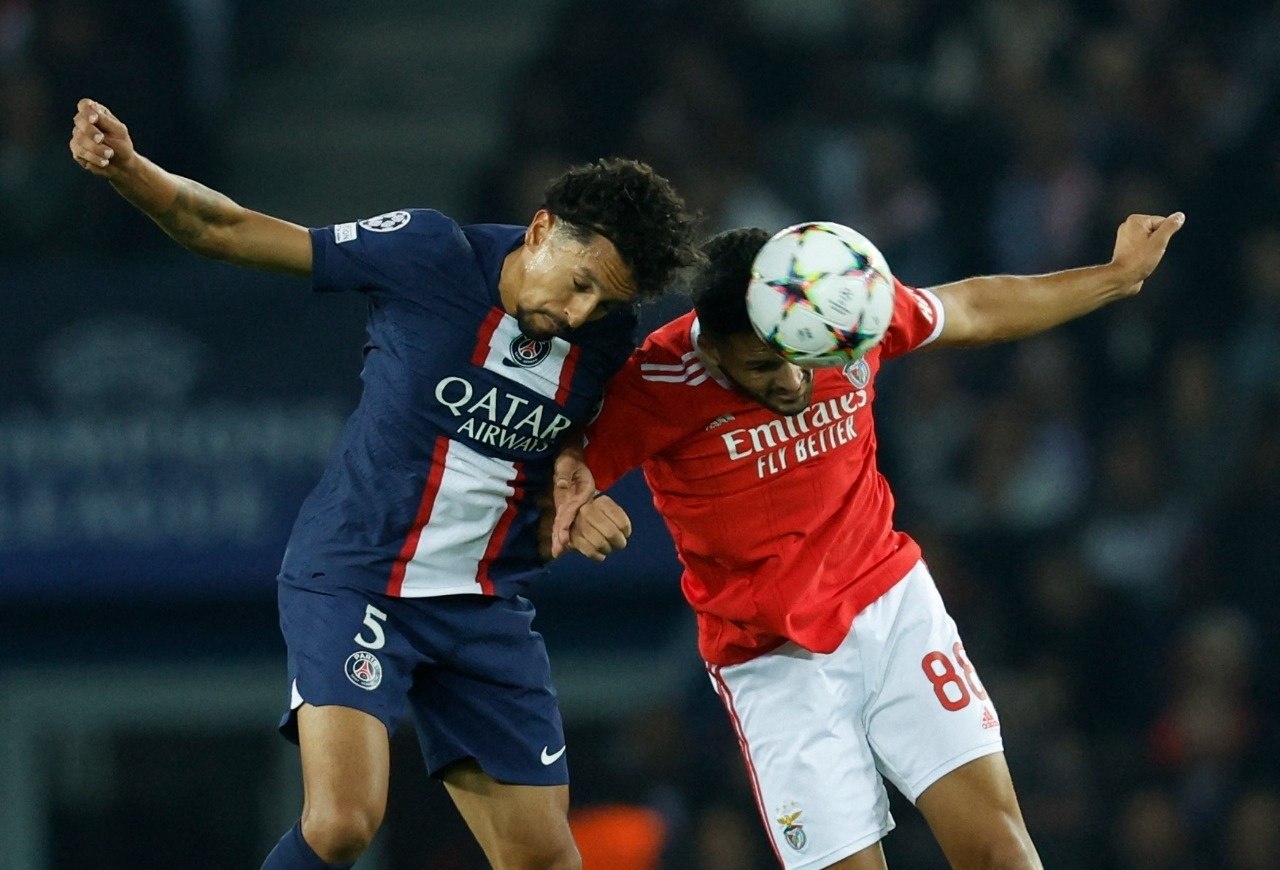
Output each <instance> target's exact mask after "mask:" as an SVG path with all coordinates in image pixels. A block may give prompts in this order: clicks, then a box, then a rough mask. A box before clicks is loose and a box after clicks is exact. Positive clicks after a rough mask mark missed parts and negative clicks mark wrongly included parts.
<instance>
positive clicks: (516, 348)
mask: <svg viewBox="0 0 1280 870" xmlns="http://www.w3.org/2000/svg"><path fill="white" fill-rule="evenodd" d="M550 353H551V342H549V341H542V340H541V339H538V338H529V336H527V335H517V336H516V337H515V338H513V339H511V346H510V347H508V348H507V359H504V360H503V362H504V363H506V364H507V365H509V366H519V367H520V368H522V369H531V368H533V367H534V366H536V365H537V364H538V363H540V362H542V361H543V360H544V359H546V358H547V356H548V355H549V354H550Z"/></svg>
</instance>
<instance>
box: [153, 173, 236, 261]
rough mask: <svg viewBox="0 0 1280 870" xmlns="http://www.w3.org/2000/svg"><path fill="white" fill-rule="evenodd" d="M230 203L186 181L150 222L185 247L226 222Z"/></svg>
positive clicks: (212, 191) (183, 180)
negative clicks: (171, 200)
mask: <svg viewBox="0 0 1280 870" xmlns="http://www.w3.org/2000/svg"><path fill="white" fill-rule="evenodd" d="M232 206H233V203H232V202H231V200H229V199H227V197H225V196H223V195H222V194H220V193H218V192H217V191H214V190H210V189H209V188H207V187H205V186H204V185H203V184H200V183H198V182H195V181H192V180H191V179H189V178H183V179H180V180H179V182H178V195H177V196H176V197H174V200H173V203H172V204H170V206H169V207H168V208H166V209H164V210H163V211H160V212H158V213H157V214H155V215H153V216H152V217H153V219H154V220H155V222H156V223H158V224H159V225H160V226H161V228H163V229H164V231H165V232H166V233H168V234H169V235H170V236H172V237H173V239H174V240H175V241H177V242H178V243H180V244H182V245H185V246H187V247H192V246H194V245H196V244H197V243H198V242H199V240H200V237H201V236H202V235H203V234H204V232H205V230H206V229H208V228H209V227H210V226H216V225H218V224H222V223H225V222H226V220H227V218H228V216H229V213H230V209H231V207H232Z"/></svg>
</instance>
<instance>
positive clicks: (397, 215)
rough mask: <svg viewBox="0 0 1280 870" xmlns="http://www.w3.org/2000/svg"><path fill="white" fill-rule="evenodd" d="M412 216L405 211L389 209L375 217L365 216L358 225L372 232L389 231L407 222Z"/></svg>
mask: <svg viewBox="0 0 1280 870" xmlns="http://www.w3.org/2000/svg"><path fill="white" fill-rule="evenodd" d="M411 217H412V215H410V214H409V213H408V212H407V211H389V212H387V213H386V214H380V215H378V216H377V217H371V218H365V219H364V220H362V221H360V226H362V227H364V228H365V229H366V230H369V231H370V232H373V233H390V232H394V231H395V230H398V229H400V228H401V227H403V226H405V225H406V224H407V223H409V219H410V218H411Z"/></svg>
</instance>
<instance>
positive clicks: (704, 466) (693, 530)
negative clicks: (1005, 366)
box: [586, 284, 943, 665]
mask: <svg viewBox="0 0 1280 870" xmlns="http://www.w3.org/2000/svg"><path fill="white" fill-rule="evenodd" d="M942 322H943V311H942V305H941V303H940V302H939V301H938V299H937V297H936V296H934V295H933V294H932V293H930V292H928V291H927V290H917V289H915V288H910V287H906V286H904V285H902V284H897V292H896V293H895V294H894V307H893V319H892V321H891V323H890V325H889V329H888V332H887V333H886V334H885V336H884V339H883V340H882V341H881V342H880V343H879V344H878V345H877V346H876V347H875V348H873V349H872V350H871V351H870V352H869V353H867V355H866V356H864V357H863V358H862V359H860V360H858V361H857V362H854V363H850V364H849V365H846V366H844V367H843V368H824V369H818V370H816V371H815V372H814V377H813V399H812V401H811V403H810V405H809V407H808V408H806V409H805V410H804V411H803V412H801V413H800V414H796V415H794V416H791V417H784V416H781V415H779V414H777V413H775V412H773V411H770V410H769V409H767V408H765V407H764V406H762V405H760V404H758V403H756V402H755V401H753V400H752V399H750V398H748V397H746V396H745V395H743V394H742V393H740V392H738V391H737V390H736V389H734V388H733V387H732V386H731V385H730V384H729V383H728V382H727V381H724V380H722V379H720V378H719V376H718V373H717V372H714V371H711V370H708V368H707V367H706V365H705V364H704V362H703V359H702V357H701V355H700V354H699V352H698V349H697V336H698V322H697V318H696V316H695V314H694V312H690V313H688V314H686V315H684V316H682V317H678V318H676V319H675V320H673V321H671V322H670V323H668V324H666V325H665V326H662V327H660V328H658V329H657V330H655V331H654V332H653V333H652V334H651V335H650V336H649V337H648V339H646V340H645V342H644V344H643V345H642V346H641V347H640V348H639V349H638V350H636V352H635V353H634V354H632V356H631V358H630V359H629V360H628V361H627V363H626V365H625V366H624V367H623V369H622V370H621V371H620V372H619V373H618V374H617V375H616V376H614V378H613V380H612V381H610V382H609V385H608V387H607V388H606V390H605V401H604V406H603V408H602V409H601V412H600V415H599V417H597V419H596V420H595V422H594V423H592V424H591V426H590V428H589V429H588V430H587V449H586V459H587V464H588V466H589V467H590V468H591V471H592V473H593V474H594V475H595V478H596V484H597V486H599V487H600V488H601V489H607V488H608V487H609V486H611V485H612V484H613V482H614V481H616V480H617V479H618V478H619V477H621V476H622V475H623V474H624V473H626V472H627V471H629V470H630V469H632V468H634V467H636V466H638V465H640V466H643V468H644V475H645V479H646V480H647V481H648V483H649V488H650V489H651V490H652V491H653V502H654V505H655V506H656V507H657V509H658V513H660V514H661V515H662V517H663V519H665V520H666V523H667V526H668V528H669V529H670V530H671V537H672V538H673V539H674V541H675V545H676V551H677V553H678V555H679V557H680V561H681V563H682V564H683V565H684V569H685V570H684V576H683V578H682V579H681V587H682V588H683V590H684V595H685V598H686V599H687V600H688V601H689V604H690V605H692V606H693V609H694V611H696V613H697V617H698V644H699V649H700V651H701V653H702V657H703V658H704V659H706V660H707V661H708V662H711V663H712V664H719V665H731V664H737V663H739V662H743V661H747V660H748V659H751V658H754V657H756V656H758V655H761V654H763V653H766V652H768V651H769V650H772V649H774V648H775V647H777V646H779V645H780V644H782V643H784V642H785V641H788V640H789V641H793V642H795V643H796V644H798V645H800V646H802V647H804V648H805V649H809V650H813V651H814V652H830V651H832V650H834V649H835V648H836V647H837V646H839V645H840V642H841V641H842V640H843V639H844V638H845V636H846V635H847V634H848V632H849V626H850V625H851V624H852V623H853V618H854V616H856V615H857V614H858V612H859V611H861V610H862V609H863V608H865V607H867V606H868V605H869V604H871V603H872V602H873V601H875V600H876V599H877V598H879V597H880V596H881V595H883V594H884V593H885V592H886V591H888V590H889V589H890V588H891V587H892V586H893V585H894V584H895V583H897V582H898V581H899V580H901V579H902V578H903V577H904V576H905V575H906V573H907V572H908V571H909V570H910V569H911V567H912V565H914V564H915V563H916V562H917V561H918V560H919V559H920V547H919V546H918V545H917V544H916V542H915V541H913V540H912V539H911V538H910V537H908V536H907V535H905V534H904V533H902V532H900V531H897V530H895V529H894V527H893V495H892V494H891V493H890V492H889V486H888V484H887V483H886V481H885V479H884V477H883V476H881V474H880V471H879V469H878V468H877V467H876V437H875V429H874V427H873V425H872V417H871V405H872V401H873V400H874V398H875V389H874V383H875V376H876V372H877V371H878V370H879V368H880V363H881V362H882V361H883V360H886V359H891V358H893V357H895V356H900V355H902V354H904V353H907V352H908V351H912V350H915V349H916V348H918V347H921V346H923V345H926V344H928V343H929V342H931V341H933V340H934V339H935V338H937V336H938V334H939V333H940V332H941V331H942Z"/></svg>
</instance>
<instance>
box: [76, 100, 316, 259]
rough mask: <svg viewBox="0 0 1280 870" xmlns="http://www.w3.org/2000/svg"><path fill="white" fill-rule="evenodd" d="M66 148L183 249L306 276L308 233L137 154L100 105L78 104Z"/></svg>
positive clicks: (122, 129) (125, 131) (118, 122)
mask: <svg viewBox="0 0 1280 870" xmlns="http://www.w3.org/2000/svg"><path fill="white" fill-rule="evenodd" d="M70 148H71V156H72V157H73V158H74V159H75V161H76V163H78V164H80V166H81V168H83V169H84V170H86V171H88V172H90V173H92V174H94V175H97V176H99V177H101V178H105V179H107V180H108V181H110V182H111V186H112V187H114V188H115V189H116V191H117V192H118V193H119V194H120V195H121V196H123V197H124V198H125V199H127V200H129V202H131V203H133V204H134V205H135V206H137V207H138V208H139V209H141V210H142V211H143V212H145V213H146V214H147V215H148V216H149V217H150V218H151V219H152V220H153V221H155V222H156V223H157V224H159V225H160V228H161V229H163V230H164V231H165V232H166V233H168V234H169V235H170V236H171V237H172V238H173V239H174V240H175V241H177V242H178V243H179V244H180V245H182V246H183V247H185V248H188V249H189V250H192V251H195V252H196V253H197V254H203V255H204V256H206V257H213V258H215V259H218V260H227V261H230V262H232V263H235V264H237V265H240V266H250V267H253V268H257V269H269V270H271V271H274V272H288V273H290V274H294V275H309V274H311V238H310V235H309V234H308V233H307V230H306V228H304V227H301V226H298V225H297V224H294V223H290V222H289V221H284V220H280V219H279V218H274V217H271V216H270V215H265V214H262V213H261V212H256V211H251V210H249V209H247V208H244V207H242V206H240V205H238V204H237V203H235V202H234V201H232V200H231V199H230V198H228V197H226V196H223V195H222V194H221V193H218V192H217V191H215V190H210V189H209V188H207V187H205V186H204V185H202V184H199V183H198V182H195V181H192V180H191V179H189V178H183V177H182V176H180V175H174V174H173V173H172V172H167V171H165V170H164V169H162V168H160V167H159V166H157V165H156V164H154V163H152V162H151V161H150V160H148V159H147V158H146V157H144V156H142V155H141V154H139V153H138V152H137V151H136V150H135V149H134V147H133V139H132V138H131V137H130V136H129V128H128V127H126V126H125V125H124V123H123V122H122V121H121V120H120V119H119V118H117V117H116V116H115V115H113V114H112V113H111V110H110V109H108V108H107V107H106V106H104V105H102V104H101V103H99V102H96V101H94V100H88V99H85V100H81V101H80V102H79V103H77V104H76V115H75V121H74V126H73V128H72V130H71V142H70Z"/></svg>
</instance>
